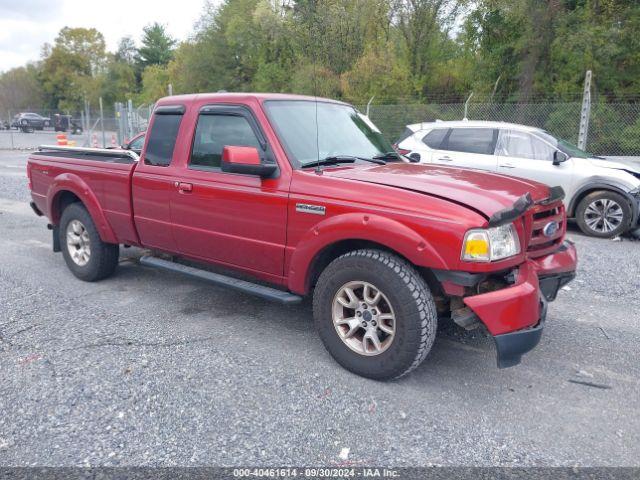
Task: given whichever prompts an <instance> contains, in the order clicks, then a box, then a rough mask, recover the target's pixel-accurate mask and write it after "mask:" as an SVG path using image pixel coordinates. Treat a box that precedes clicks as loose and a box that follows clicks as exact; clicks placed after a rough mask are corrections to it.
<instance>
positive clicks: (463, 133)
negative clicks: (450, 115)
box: [445, 128, 495, 155]
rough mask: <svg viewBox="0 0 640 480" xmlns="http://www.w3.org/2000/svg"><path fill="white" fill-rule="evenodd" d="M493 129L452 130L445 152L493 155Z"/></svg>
mask: <svg viewBox="0 0 640 480" xmlns="http://www.w3.org/2000/svg"><path fill="white" fill-rule="evenodd" d="M494 133H495V130H494V129H493V128H454V129H452V130H451V134H450V135H449V139H448V142H447V146H446V148H445V150H451V151H454V152H466V153H482V154H485V155H493V151H494V147H495V135H494Z"/></svg>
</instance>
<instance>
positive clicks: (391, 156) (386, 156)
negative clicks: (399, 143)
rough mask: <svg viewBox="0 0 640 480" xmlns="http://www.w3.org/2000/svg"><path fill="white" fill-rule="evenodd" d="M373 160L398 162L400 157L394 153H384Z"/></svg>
mask: <svg viewBox="0 0 640 480" xmlns="http://www.w3.org/2000/svg"><path fill="white" fill-rule="evenodd" d="M373 159H374V160H400V155H398V154H397V153H396V152H385V153H381V154H380V155H376V156H374V157H373Z"/></svg>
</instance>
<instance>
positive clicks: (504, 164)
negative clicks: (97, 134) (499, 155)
mask: <svg viewBox="0 0 640 480" xmlns="http://www.w3.org/2000/svg"><path fill="white" fill-rule="evenodd" d="M500 168H516V166H515V165H511V164H510V163H503V164H502V165H500Z"/></svg>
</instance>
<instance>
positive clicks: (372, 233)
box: [286, 213, 448, 294]
mask: <svg viewBox="0 0 640 480" xmlns="http://www.w3.org/2000/svg"><path fill="white" fill-rule="evenodd" d="M344 240H363V241H370V242H375V243H378V244H380V245H383V246H385V247H387V248H389V249H391V250H394V251H396V252H398V253H399V254H400V255H402V256H404V257H405V258H407V259H408V260H409V261H410V262H412V263H413V264H414V265H418V266H423V267H429V268H439V269H447V268H448V267H447V265H446V263H445V262H444V260H443V259H442V257H441V256H440V255H439V254H438V252H437V251H436V250H435V249H434V248H433V247H432V246H431V244H430V243H429V241H428V240H427V239H425V238H424V237H423V236H422V235H420V234H419V233H418V232H416V231H415V230H413V229H411V228H410V227H408V226H406V225H404V224H402V223H400V222H397V221H395V220H391V219H389V218H386V217H381V216H378V215H372V214H368V213H345V214H342V215H336V216H333V217H330V218H327V219H326V220H323V221H321V222H320V223H317V224H316V225H315V226H314V227H312V228H311V229H310V230H309V231H308V232H307V233H306V234H305V235H304V236H303V237H302V238H301V239H300V240H299V241H298V243H297V245H294V246H292V247H293V248H292V253H291V257H290V260H289V261H288V263H287V265H288V266H287V270H286V275H287V277H288V278H287V283H288V287H289V290H291V291H292V292H295V293H298V294H305V293H307V292H308V290H309V288H310V285H309V284H308V283H309V275H310V273H311V272H310V269H311V268H312V266H313V263H314V260H315V259H316V257H317V255H318V254H319V253H320V252H322V251H323V250H324V249H325V248H327V247H330V246H331V245H333V244H336V243H338V242H341V241H344Z"/></svg>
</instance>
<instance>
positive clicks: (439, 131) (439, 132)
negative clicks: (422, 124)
mask: <svg viewBox="0 0 640 480" xmlns="http://www.w3.org/2000/svg"><path fill="white" fill-rule="evenodd" d="M448 132H449V129H448V128H436V129H434V130H431V131H430V132H429V133H427V134H426V135H425V136H424V138H423V139H422V142H423V143H424V144H425V145H426V146H427V147H429V148H433V149H434V150H438V149H439V148H440V145H442V141H443V140H444V137H446V136H447V133H448Z"/></svg>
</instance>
